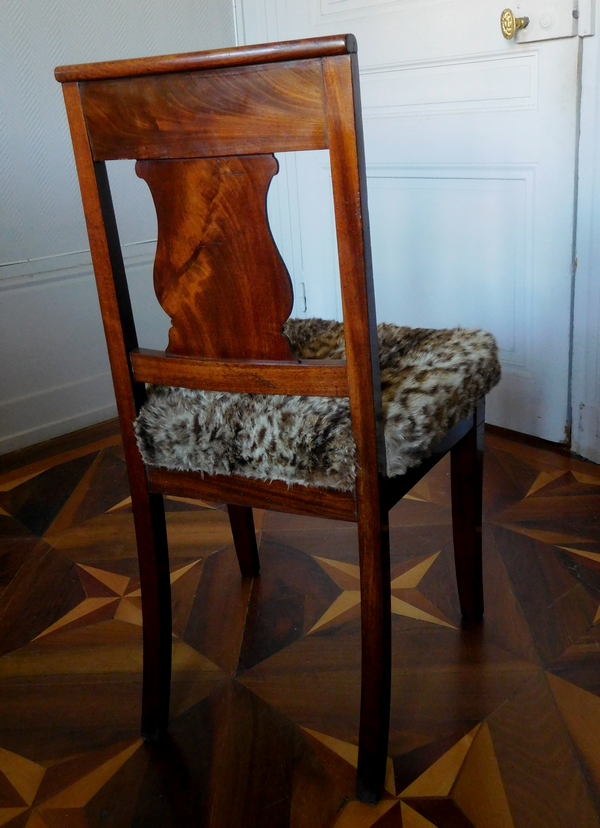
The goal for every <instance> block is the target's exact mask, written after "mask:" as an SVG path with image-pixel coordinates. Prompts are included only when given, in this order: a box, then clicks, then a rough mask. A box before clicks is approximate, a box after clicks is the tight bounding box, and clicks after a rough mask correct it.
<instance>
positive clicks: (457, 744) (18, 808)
mask: <svg viewBox="0 0 600 828" xmlns="http://www.w3.org/2000/svg"><path fill="white" fill-rule="evenodd" d="M484 488H485V491H484V509H485V524H484V565H485V597H486V617H485V621H484V623H483V624H482V625H475V626H463V625H461V620H460V614H459V607H458V597H457V594H456V586H455V581H454V574H453V558H452V533H451V510H450V497H449V495H450V493H449V464H448V461H447V459H446V460H444V461H442V462H441V463H440V464H439V465H438V466H437V467H436V468H435V469H434V470H432V471H431V472H430V473H429V474H428V475H427V476H426V477H425V478H423V480H421V481H420V483H418V484H417V486H416V487H415V488H414V489H413V490H412V491H411V492H410V494H409V495H408V497H407V498H405V499H404V500H403V501H402V502H401V503H400V504H398V506H397V507H395V508H394V510H393V511H392V513H391V516H390V527H391V529H390V531H391V557H392V572H391V578H392V590H393V593H392V594H393V613H394V614H393V686H392V715H391V731H390V748H389V757H390V758H389V762H388V778H387V784H386V794H385V798H384V799H383V800H382V801H381V802H380V804H379V805H378V806H377V807H375V808H373V807H370V806H365V805H361V804H360V803H357V802H355V801H354V800H353V791H354V775H355V762H356V742H357V735H358V705H359V685H360V681H359V680H360V657H359V645H360V623H359V622H360V603H359V597H360V596H359V580H358V557H357V556H358V552H357V543H356V528H355V526H353V525H352V524H347V523H342V522H334V521H331V520H324V519H319V518H307V517H301V516H294V515H285V514H282V513H270V512H257V513H256V515H255V522H256V527H257V530H258V532H259V540H260V556H261V573H262V574H261V576H260V578H257V579H254V580H251V579H246V580H242V579H241V578H240V575H239V569H238V567H237V560H236V556H235V552H234V550H233V547H232V541H231V535H230V529H229V524H228V520H227V514H226V512H225V511H224V508H223V507H222V506H220V505H218V504H217V505H216V506H215V505H214V504H208V503H204V502H201V501H197V500H193V499H191V498H186V497H178V498H170V499H168V500H167V510H168V514H167V522H168V532H169V538H170V548H171V571H172V591H173V618H174V638H173V652H174V669H173V700H172V709H171V727H170V737H169V739H168V741H167V742H165V743H164V744H160V745H156V746H149V745H146V744H144V743H142V742H141V741H140V739H139V719H140V689H141V685H140V680H141V604H140V596H139V581H138V571H137V561H136V550H135V541H134V534H133V523H132V515H131V508H130V503H129V499H128V486H127V478H126V470H125V465H124V461H123V455H122V450H121V448H120V444H119V440H118V435H117V432H116V429H115V426H114V423H112V424H107V425H105V426H101V427H94V428H93V429H91V430H86V433H85V434H77V435H74V436H72V437H69V438H59V440H58V441H50V442H49V443H48V444H43V445H41V446H38V447H34V448H33V449H26V450H23V451H22V452H18V453H16V452H15V453H14V454H13V455H9V456H7V457H5V458H4V459H3V460H0V825H2V826H4V825H6V826H10V827H11V828H55V827H56V828H58V826H65V828H134V826H135V828H154V826H157V827H158V826H160V828H170V827H171V826H173V828H187V826H207V827H208V828H238V826H239V828H242V826H243V828H259V827H260V828H292V826H293V828H334V826H336V827H337V828H369V826H379V828H400V827H401V826H402V828H427V827H428V826H429V827H430V826H435V827H436V828H457V827H458V828H511V826H512V828H599V826H600V820H599V813H600V468H599V467H598V466H595V465H593V464H590V463H584V462H582V461H581V460H580V459H577V458H573V457H571V456H570V455H568V454H567V453H565V451H564V450H562V449H561V450H559V451H553V449H552V447H551V446H549V445H548V444H536V443H535V442H534V443H531V441H521V440H519V439H517V438H515V437H514V436H512V435H510V434H507V433H502V432H499V431H497V430H496V431H494V432H493V433H491V434H490V435H489V437H488V441H487V447H486V461H485V487H484Z"/></svg>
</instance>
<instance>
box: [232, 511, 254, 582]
mask: <svg viewBox="0 0 600 828" xmlns="http://www.w3.org/2000/svg"><path fill="white" fill-rule="evenodd" d="M227 511H228V512H229V522H230V523H231V532H232V534H233V543H234V546H235V551H236V554H237V558H238V562H239V565H240V571H241V573H242V576H243V577H244V578H254V577H255V576H256V575H258V573H259V572H260V561H259V559H258V546H257V545H256V532H255V530H254V517H253V515H252V508H251V507H250V506H234V505H233V504H231V503H229V504H228V506H227Z"/></svg>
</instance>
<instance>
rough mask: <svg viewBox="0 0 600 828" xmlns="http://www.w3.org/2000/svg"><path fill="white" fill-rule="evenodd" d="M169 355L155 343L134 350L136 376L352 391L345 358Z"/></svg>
mask: <svg viewBox="0 0 600 828" xmlns="http://www.w3.org/2000/svg"><path fill="white" fill-rule="evenodd" d="M164 357H165V354H164V352H163V351H156V350H151V349H150V348H138V349H137V350H135V351H132V352H131V355H130V359H131V365H132V368H133V376H134V378H135V379H136V381H137V382H149V383H153V384H154V385H168V384H171V385H174V386H175V387H177V388H203V389H204V390H205V391H235V392H243V393H246V394H289V395H291V396H294V395H298V396H300V397H306V396H310V394H312V395H313V396H318V397H347V396H348V376H347V373H346V363H345V362H344V361H343V360H333V359H332V360H324V359H323V360H318V359H311V360H304V361H300V362H291V361H290V362H285V361H283V360H280V361H279V362H271V363H269V362H266V361H264V360H263V361H260V362H258V364H257V362H256V361H255V360H244V361H240V360H218V361H217V360H210V361H208V360H199V359H193V358H191V357H173V356H170V357H169V359H168V360H165V359H164ZM309 392H310V393H309Z"/></svg>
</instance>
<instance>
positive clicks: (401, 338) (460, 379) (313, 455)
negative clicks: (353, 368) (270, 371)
mask: <svg viewBox="0 0 600 828" xmlns="http://www.w3.org/2000/svg"><path fill="white" fill-rule="evenodd" d="M284 330H285V333H286V335H287V336H288V338H289V340H290V342H291V344H292V347H293V350H294V352H295V353H296V354H297V356H298V357H300V358H301V359H325V358H329V359H339V358H343V357H344V355H345V344H344V328H343V324H342V323H340V322H328V321H325V320H322V319H290V320H288V321H287V323H286V325H285V328H284ZM377 334H378V339H379V357H380V364H381V384H382V395H383V412H384V417H385V441H386V450H387V470H388V475H389V476H391V477H393V476H396V475H400V474H404V472H405V471H406V470H407V469H408V468H409V467H411V466H415V465H417V464H418V463H419V462H420V461H421V460H422V459H423V457H425V456H426V455H427V453H428V451H429V450H430V449H431V447H432V446H433V444H434V443H435V442H436V441H437V440H439V439H440V438H441V437H443V435H444V434H445V433H446V431H448V429H450V428H452V427H453V426H454V425H456V424H457V423H458V422H460V420H461V419H463V417H465V416H466V415H467V414H468V413H469V411H470V410H471V409H472V408H473V406H474V404H475V403H476V402H477V401H478V400H479V399H480V398H481V397H482V396H483V395H484V394H487V392H488V391H490V389H491V388H493V387H494V385H496V383H497V382H498V381H499V379H500V365H499V363H498V352H497V346H496V342H495V340H494V337H493V336H492V335H491V334H488V333H485V332H484V331H479V330H476V331H470V330H462V329H461V328H455V329H453V330H429V329H426V328H399V327H397V326H395V325H388V324H380V325H378V327H377ZM149 392H150V393H149V399H148V401H147V402H146V403H145V404H144V406H143V407H142V410H141V411H140V414H139V416H138V418H137V420H136V423H135V429H136V434H137V439H138V445H139V448H140V451H141V453H142V456H143V458H144V460H145V462H146V463H148V464H149V465H152V466H163V467H166V468H169V469H180V470H185V471H189V470H192V471H200V472H205V473H206V474H235V475H240V476H242V477H254V478H258V479H260V480H283V481H286V482H288V483H300V484H305V485H309V484H310V485H317V486H326V487H330V488H336V489H345V490H348V489H351V488H352V487H353V485H354V480H355V477H356V461H355V444H354V440H353V437H352V431H351V427H350V406H349V402H348V400H347V399H340V398H336V399H331V398H327V397H284V396H270V395H251V394H224V393H219V392H211V391H191V390H188V389H185V388H170V387H151V388H150V389H149Z"/></svg>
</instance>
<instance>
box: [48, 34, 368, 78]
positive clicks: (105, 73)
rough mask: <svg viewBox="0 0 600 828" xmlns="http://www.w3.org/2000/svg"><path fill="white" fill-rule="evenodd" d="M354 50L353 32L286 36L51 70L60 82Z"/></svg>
mask: <svg viewBox="0 0 600 828" xmlns="http://www.w3.org/2000/svg"><path fill="white" fill-rule="evenodd" d="M356 50H357V46H356V38H355V37H354V35H352V34H344V35H332V36H330V37H316V38H310V39H305V40H288V41H284V42H282V43H261V44H258V45H256V46H236V47H231V48H228V49H214V50H212V51H209V52H188V53H186V54H182V55H161V56H157V57H149V58H133V59H131V60H109V61H103V62H101V63H80V64H75V65H73V66H57V68H56V69H55V70H54V77H55V78H56V80H57V81H59V82H60V83H68V82H76V81H90V80H107V79H109V78H111V79H112V78H132V77H139V76H143V75H158V74H165V73H168V72H191V71H193V70H194V69H223V68H227V67H233V66H252V65H253V64H258V63H278V62H280V61H286V60H304V59H307V58H319V57H333V56H335V55H346V54H350V53H352V52H356Z"/></svg>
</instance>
